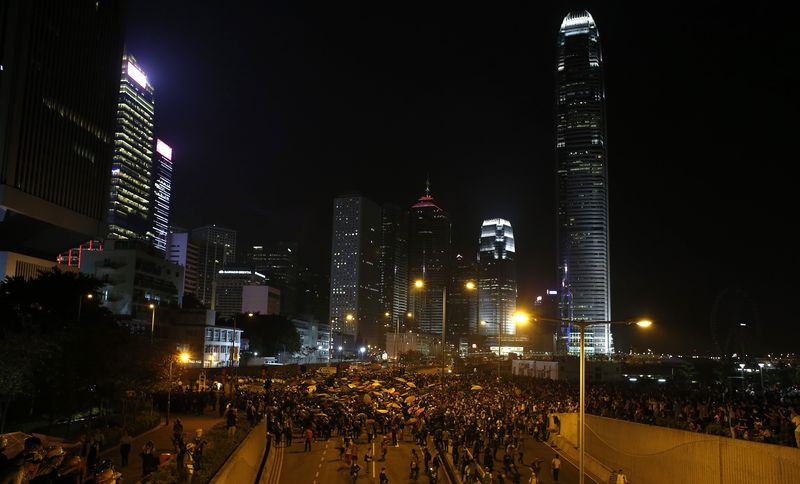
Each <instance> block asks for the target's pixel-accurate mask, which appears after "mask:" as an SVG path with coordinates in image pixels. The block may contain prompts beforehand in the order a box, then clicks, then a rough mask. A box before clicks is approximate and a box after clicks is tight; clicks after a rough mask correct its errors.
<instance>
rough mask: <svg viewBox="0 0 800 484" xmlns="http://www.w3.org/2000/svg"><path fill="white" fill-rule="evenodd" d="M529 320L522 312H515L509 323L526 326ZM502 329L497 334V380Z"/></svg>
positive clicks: (498, 376) (500, 358)
mask: <svg viewBox="0 0 800 484" xmlns="http://www.w3.org/2000/svg"><path fill="white" fill-rule="evenodd" d="M530 319H531V318H530V316H528V315H527V314H526V313H524V312H522V311H517V312H515V313H514V314H513V316H511V321H512V322H513V323H514V324H515V325H520V324H527V323H528V321H530ZM481 323H485V321H481ZM503 329H504V328H502V327H501V328H500V331H498V333H497V378H500V363H501V361H502V357H501V354H502V353H501V351H502V349H503Z"/></svg>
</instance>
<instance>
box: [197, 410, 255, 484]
mask: <svg viewBox="0 0 800 484" xmlns="http://www.w3.org/2000/svg"><path fill="white" fill-rule="evenodd" d="M266 433H267V419H265V418H262V419H261V421H260V422H259V423H258V425H256V428H254V429H253V430H252V431H251V432H250V433H249V434H248V435H247V437H246V438H245V439H244V440H243V441H242V443H241V444H239V446H238V447H237V448H236V450H234V451H233V454H231V456H230V457H228V460H226V461H225V463H224V464H223V465H222V467H221V468H220V469H219V471H217V473H216V474H215V475H214V477H213V478H212V479H211V484H217V483H219V484H223V483H227V482H237V483H247V482H253V483H256V482H258V480H257V479H255V476H259V477H260V475H261V472H262V470H263V468H264V463H265V462H266V459H267V455H268V449H269V445H268V442H269V441H268V439H267V438H266V437H265V435H266Z"/></svg>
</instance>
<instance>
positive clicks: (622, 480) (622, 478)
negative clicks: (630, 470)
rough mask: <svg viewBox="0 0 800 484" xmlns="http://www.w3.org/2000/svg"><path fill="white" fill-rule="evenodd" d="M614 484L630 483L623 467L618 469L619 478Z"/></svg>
mask: <svg viewBox="0 0 800 484" xmlns="http://www.w3.org/2000/svg"><path fill="white" fill-rule="evenodd" d="M614 484H628V477H627V476H626V475H625V473H624V472H622V469H620V470H618V471H617V480H616V481H615V482H614Z"/></svg>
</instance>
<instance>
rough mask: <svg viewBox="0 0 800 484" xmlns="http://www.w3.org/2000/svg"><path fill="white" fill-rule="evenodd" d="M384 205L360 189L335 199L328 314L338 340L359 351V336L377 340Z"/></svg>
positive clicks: (380, 316)
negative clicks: (355, 193)
mask: <svg viewBox="0 0 800 484" xmlns="http://www.w3.org/2000/svg"><path fill="white" fill-rule="evenodd" d="M380 237H381V210H380V207H379V206H378V205H377V204H376V203H375V202H372V201H371V200H368V199H367V198H365V197H363V196H360V195H342V196H339V197H337V198H335V199H334V201H333V233H332V242H331V296H330V318H331V329H332V331H333V338H334V346H337V347H338V346H343V347H344V351H345V352H355V349H356V347H357V342H358V341H360V342H361V344H365V342H369V343H370V344H377V343H378V342H379V340H380V338H381V335H382V334H383V331H382V330H383V324H382V320H383V313H382V312H381V307H380V295H381V292H380V268H379V262H380Z"/></svg>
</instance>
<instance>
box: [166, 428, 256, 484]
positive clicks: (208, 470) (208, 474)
mask: <svg viewBox="0 0 800 484" xmlns="http://www.w3.org/2000/svg"><path fill="white" fill-rule="evenodd" d="M255 428H257V427H255ZM250 430H251V429H250V427H249V426H248V425H238V426H237V427H236V438H235V440H231V438H230V437H228V432H227V430H226V427H225V422H220V423H218V424H217V425H215V426H213V427H211V429H210V430H209V431H208V432H207V433H205V434H204V435H203V438H205V439H206V441H207V442H208V443H207V444H206V447H205V451H204V452H203V468H202V469H200V470H199V471H197V472H196V473H195V474H194V476H193V477H192V483H193V484H205V483H207V482H210V481H211V478H213V477H214V474H216V473H217V471H219V469H220V468H221V467H222V465H223V464H224V463H225V461H226V460H228V457H230V455H231V454H232V453H233V451H234V450H236V447H237V446H238V445H239V444H240V443H241V442H242V440H244V438H245V437H247V435H248V434H249V433H250ZM187 462H188V459H187ZM150 482H154V483H172V482H178V469H177V460H176V459H175V456H174V455H173V458H172V459H170V460H169V461H167V462H165V463H164V464H163V465H161V466H160V467H159V468H158V471H156V472H154V473H153V474H151V478H150Z"/></svg>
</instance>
